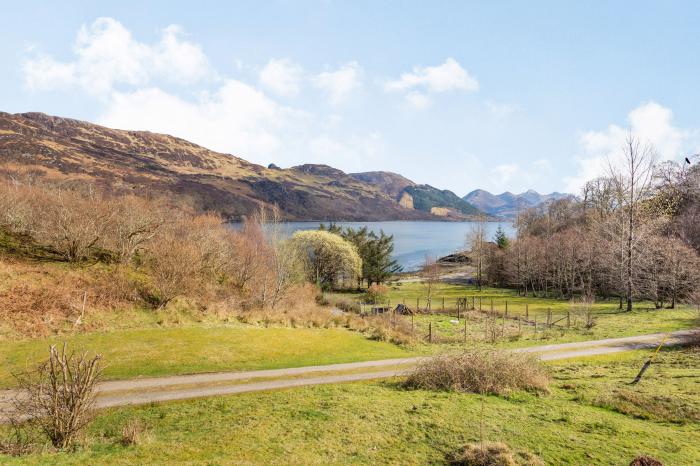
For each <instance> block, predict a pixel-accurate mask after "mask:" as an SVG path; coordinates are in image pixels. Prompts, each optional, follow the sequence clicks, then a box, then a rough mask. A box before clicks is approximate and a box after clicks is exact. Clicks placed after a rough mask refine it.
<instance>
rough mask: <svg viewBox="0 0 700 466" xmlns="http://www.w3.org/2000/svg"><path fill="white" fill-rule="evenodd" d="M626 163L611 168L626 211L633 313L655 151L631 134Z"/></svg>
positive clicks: (628, 297)
mask: <svg viewBox="0 0 700 466" xmlns="http://www.w3.org/2000/svg"><path fill="white" fill-rule="evenodd" d="M622 155H623V162H622V164H620V166H615V165H614V164H613V163H612V162H610V163H609V164H608V165H609V172H610V178H611V179H612V180H613V182H614V183H615V187H616V191H617V192H618V193H619V196H620V204H621V205H620V207H621V208H622V211H623V212H624V217H625V231H624V253H625V259H624V263H625V265H624V283H625V298H626V302H627V307H626V310H627V311H628V312H629V311H631V310H632V298H633V292H634V267H635V259H636V257H635V252H636V251H635V242H636V241H638V240H639V237H638V229H637V227H638V225H639V209H640V204H641V202H642V201H643V200H645V199H646V198H647V197H648V196H649V194H650V188H651V186H652V176H653V168H654V161H655V151H654V148H653V147H652V146H651V145H649V144H643V143H642V142H641V141H640V140H639V138H637V137H636V136H634V135H632V134H630V135H629V136H628V137H627V140H626V141H625V145H624V148H623V151H622Z"/></svg>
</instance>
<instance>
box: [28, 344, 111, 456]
mask: <svg viewBox="0 0 700 466" xmlns="http://www.w3.org/2000/svg"><path fill="white" fill-rule="evenodd" d="M100 374H101V369H100V356H99V355H96V356H94V357H92V358H88V356H87V353H82V354H80V355H78V356H76V355H75V353H73V352H71V353H69V352H68V351H67V349H66V345H65V344H64V345H63V348H62V350H61V351H59V350H57V349H56V347H55V346H51V347H50V348H49V358H48V360H47V361H46V362H44V363H43V364H41V365H40V366H39V367H38V368H37V370H36V371H34V372H28V373H26V374H24V375H21V376H19V385H20V388H21V393H22V395H19V396H18V397H17V400H16V402H15V415H16V416H17V417H18V418H19V419H29V420H30V421H29V422H32V423H35V424H36V425H37V426H38V427H39V429H40V430H41V431H42V432H43V433H44V434H45V435H46V437H48V439H49V440H50V441H51V443H52V444H53V446H54V447H56V448H61V449H63V448H67V447H69V446H71V445H72V444H73V443H74V441H75V439H76V437H77V435H78V434H80V432H81V431H82V430H83V429H84V428H85V427H86V426H87V425H88V424H89V423H90V422H91V421H92V415H93V407H94V403H95V384H96V383H97V380H98V379H99V377H100Z"/></svg>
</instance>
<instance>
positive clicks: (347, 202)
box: [0, 112, 435, 221]
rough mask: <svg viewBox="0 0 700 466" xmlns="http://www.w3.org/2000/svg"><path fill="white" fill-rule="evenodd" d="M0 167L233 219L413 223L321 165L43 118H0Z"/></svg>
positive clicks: (376, 192) (375, 193)
mask: <svg viewBox="0 0 700 466" xmlns="http://www.w3.org/2000/svg"><path fill="white" fill-rule="evenodd" d="M0 164H1V166H4V167H5V169H7V168H8V167H11V166H17V165H19V166H22V167H24V168H27V169H31V168H33V167H34V168H36V169H37V174H40V175H42V176H52V177H56V178H64V179H66V180H67V181H87V182H94V183H95V184H97V185H99V186H101V187H103V188H105V189H108V190H112V191H116V192H125V191H131V192H136V193H139V194H142V195H149V194H156V195H163V194H165V195H167V196H171V197H174V198H175V199H178V198H182V199H183V200H185V199H193V200H194V202H195V204H196V205H197V206H198V207H200V208H201V209H203V210H214V211H217V212H220V213H221V214H222V215H224V216H225V217H227V218H229V219H239V218H240V217H242V216H244V215H246V214H248V213H250V212H252V211H253V210H255V209H256V208H257V207H258V206H259V205H273V204H276V205H278V206H279V207H280V209H281V210H282V212H283V214H284V216H285V218H287V219H289V220H367V221H371V220H417V219H434V218H435V217H433V216H432V215H430V214H428V213H426V212H421V211H417V210H411V209H406V208H403V207H401V206H400V205H399V204H398V203H397V202H396V201H395V199H394V198H393V197H392V196H391V195H389V194H388V193H386V192H384V190H383V189H382V188H381V187H380V186H375V185H373V184H372V183H370V182H366V181H363V180H361V179H356V178H353V177H352V176H350V175H347V174H345V173H343V172H342V171H340V170H336V169H333V168H331V167H328V166H324V165H302V166H299V167H295V168H292V169H286V170H280V169H269V168H264V167H262V166H260V165H256V164H253V163H250V162H247V161H245V160H243V159H241V158H239V157H235V156H233V155H230V154H222V153H219V152H214V151H210V150H208V149H206V148H204V147H201V146H198V145H196V144H193V143H191V142H188V141H185V140H183V139H179V138H176V137H173V136H168V135H163V134H155V133H150V132H146V131H123V130H115V129H109V128H105V127H103V126H99V125H95V124H92V123H87V122H83V121H78V120H72V119H68V118H60V117H55V116H49V115H45V114H42V113H24V114H14V115H13V114H9V113H2V112H0Z"/></svg>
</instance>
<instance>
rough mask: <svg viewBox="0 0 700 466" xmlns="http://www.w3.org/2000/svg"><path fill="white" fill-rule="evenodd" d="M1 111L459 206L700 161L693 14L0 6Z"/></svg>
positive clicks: (515, 6)
mask: <svg viewBox="0 0 700 466" xmlns="http://www.w3.org/2000/svg"><path fill="white" fill-rule="evenodd" d="M0 8H1V9H0V11H2V15H0V30H1V31H2V33H1V34H2V36H1V37H2V40H0V56H1V57H2V61H1V62H0V63H2V64H1V65H0V111H5V112H10V113H18V112H28V111H40V112H44V113H48V114H53V115H59V116H64V117H71V118H77V119H81V120H87V121H91V122H95V123H99V124H103V125H106V126H109V127H114V128H121V129H130V130H150V131H155V132H162V133H168V134H172V135H174V136H178V137H182V138H184V139H187V140H190V141H193V142H195V143H198V144H201V145H203V146H205V147H208V148H210V149H213V150H217V151H221V152H226V153H231V154H234V155H236V156H239V157H242V158H244V159H246V160H249V161H251V162H255V163H259V164H262V165H267V164H269V163H275V164H276V165H278V166H281V167H290V166H293V165H299V164H302V163H323V164H328V165H331V166H334V167H336V168H339V169H341V170H344V171H346V172H359V171H373V170H388V171H394V172H397V173H400V174H402V175H404V176H406V177H408V178H410V179H412V180H413V181H415V182H417V183H427V184H431V185H433V186H436V187H439V188H441V189H450V190H452V191H454V192H455V193H456V194H458V195H460V196H462V195H465V194H466V193H468V192H470V191H471V190H473V189H476V188H481V189H487V190H489V191H491V192H494V193H500V192H503V191H511V192H522V191H524V190H526V189H531V188H532V189H536V190H537V191H540V192H550V191H565V192H573V193H576V192H578V190H579V189H580V187H581V186H582V184H583V183H584V182H585V181H586V180H587V179H590V178H593V177H595V176H599V175H601V174H603V173H604V172H605V169H606V167H607V166H608V161H609V160H615V159H616V158H618V157H619V156H620V153H621V146H622V143H623V141H624V139H625V137H627V136H628V135H629V134H630V133H631V134H634V135H635V136H636V137H638V138H640V139H641V140H643V141H644V142H648V143H650V144H652V145H653V146H654V148H655V149H656V152H657V157H658V158H659V159H662V160H663V159H675V160H680V159H681V157H683V156H685V155H688V154H692V153H696V152H700V112H698V104H700V86H698V79H699V78H698V76H700V53H699V52H700V29H698V25H699V24H700V3H698V2H692V1H688V2H682V1H667V2H657V1H641V0H636V1H627V2H625V1H615V2H608V1H589V2H574V1H552V2H548V1H531V2H522V1H512V2H509V1H498V2H496V1H493V2H487V1H481V2H468V1H452V2H442V1H430V2H428V1H420V2H418V1H401V2H399V1H392V2H389V1H378V0H375V1H361V0H354V1H336V0H314V1H312V0H309V1H305V0H295V1H267V2H266V1H262V0H259V1H245V2H242V1H227V2H223V1H222V2H214V1H199V2H178V1H172V0H171V1H152V2H147V1H125V0H120V1H118V2H116V1H115V2H109V1H101V2H88V1H80V2H79V1H69V0H65V1H61V2H35V1H24V2H16V1H12V2H6V1H4V0H0Z"/></svg>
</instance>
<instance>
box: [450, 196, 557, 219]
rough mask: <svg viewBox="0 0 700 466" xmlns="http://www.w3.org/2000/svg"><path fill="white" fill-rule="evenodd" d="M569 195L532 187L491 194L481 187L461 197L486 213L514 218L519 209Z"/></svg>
mask: <svg viewBox="0 0 700 466" xmlns="http://www.w3.org/2000/svg"><path fill="white" fill-rule="evenodd" d="M567 197H571V194H565V193H558V192H553V193H550V194H540V193H538V192H537V191H534V190H532V189H530V190H527V191H525V192H524V193H520V194H513V193H510V192H508V191H506V192H504V193H502V194H498V195H496V194H491V193H490V192H488V191H485V190H483V189H476V190H474V191H472V192H470V193H469V194H467V195H466V196H464V197H463V198H462V199H464V200H465V201H467V202H469V203H470V204H472V205H473V206H475V207H477V208H478V209H480V210H481V211H483V212H486V213H487V214H490V215H494V216H497V217H504V218H511V219H513V218H515V217H516V216H517V214H518V208H520V210H525V209H529V208H532V207H537V206H538V205H541V204H544V203H545V202H549V201H554V200H558V199H564V198H567Z"/></svg>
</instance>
